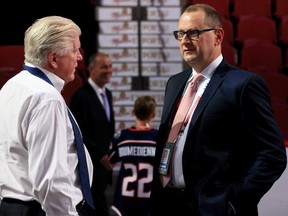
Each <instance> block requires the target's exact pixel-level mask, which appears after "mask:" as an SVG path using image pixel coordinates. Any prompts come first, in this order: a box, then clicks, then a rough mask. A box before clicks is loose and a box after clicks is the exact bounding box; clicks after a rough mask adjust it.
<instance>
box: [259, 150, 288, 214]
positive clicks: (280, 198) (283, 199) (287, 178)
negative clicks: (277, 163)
mask: <svg viewBox="0 0 288 216" xmlns="http://www.w3.org/2000/svg"><path fill="white" fill-rule="evenodd" d="M286 152H287V155H288V148H286ZM258 209H259V216H288V167H286V170H285V172H284V173H283V174H282V176H281V177H280V178H279V179H278V181H276V182H275V184H274V185H273V186H272V188H271V189H270V191H268V193H267V194H266V195H265V196H264V197H263V198H262V200H261V201H260V203H259V206H258Z"/></svg>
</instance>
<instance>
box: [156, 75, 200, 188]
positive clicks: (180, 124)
mask: <svg viewBox="0 0 288 216" xmlns="http://www.w3.org/2000/svg"><path fill="white" fill-rule="evenodd" d="M202 78H203V76H202V74H196V75H195V76H194V77H193V79H192V81H191V82H190V83H189V84H188V86H187V89H186V91H185V94H184V95H183V97H182V99H181V101H180V104H179V107H178V110H177V112H176V114H175V117H174V120H173V123H172V128H171V130H170V133H169V136H168V140H167V141H168V142H167V143H168V144H169V146H170V147H169V148H168V150H169V149H170V150H171V151H169V153H168V154H167V151H166V150H165V149H164V151H163V155H162V159H161V161H167V162H168V163H167V164H165V165H166V166H167V167H166V168H167V174H166V175H162V173H161V174H160V180H161V182H162V185H163V187H165V186H166V185H167V184H168V183H169V181H170V178H171V172H170V171H171V168H170V167H171V165H170V166H169V163H170V160H171V157H172V154H173V145H174V144H175V142H176V140H177V137H178V135H179V134H180V132H181V131H182V130H184V127H185V126H186V124H187V123H188V121H189V117H190V115H189V113H190V114H191V113H192V111H193V110H192V108H193V109H194V108H195V106H193V107H191V106H192V102H193V99H194V97H195V94H196V92H197V86H198V85H197V84H198V83H199V82H200V80H201V79H202ZM190 108H191V109H190ZM169 154H170V155H169ZM160 169H161V165H160Z"/></svg>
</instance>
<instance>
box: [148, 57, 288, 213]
mask: <svg viewBox="0 0 288 216" xmlns="http://www.w3.org/2000/svg"><path fill="white" fill-rule="evenodd" d="M190 74H191V69H189V70H186V71H184V72H182V73H179V74H176V75H174V76H172V77H171V78H170V79H169V80H168V82H167V86H166V92H165V99H164V105H163V113H162V118H161V123H160V127H159V136H158V141H157V150H156V161H157V162H156V165H155V167H157V168H158V167H159V163H160V158H161V154H162V150H163V146H164V144H165V141H166V140H167V136H168V132H169V130H170V127H171V124H172V120H173V116H174V114H175V105H176V104H177V101H178V99H179V98H180V95H181V93H182V91H183V88H184V86H185V83H186V81H187V79H188V78H189V76H190ZM286 159H287V158H286V151H285V147H284V143H283V139H282V137H281V135H280V130H279V127H278V125H277V123H276V121H275V118H274V116H273V112H272V110H271V105H270V96H269V91H268V89H267V87H266V84H265V83H264V81H263V79H261V78H260V77H259V76H257V75H256V74H253V73H249V72H247V71H243V70H240V69H237V68H233V67H231V66H230V65H228V64H227V63H226V62H225V60H223V61H222V62H221V64H220V65H219V66H218V68H217V69H216V72H215V73H214V75H213V76H212V78H211V80H210V82H209V84H208V85H207V87H206V90H205V92H204V93H203V95H202V97H201V99H200V101H199V104H198V106H197V107H196V109H195V112H194V114H193V117H192V120H191V123H190V127H189V131H188V135H187V139H186V142H185V146H184V152H183V160H182V165H183V174H184V179H185V184H186V189H187V191H188V194H189V200H190V202H191V204H192V206H193V209H195V216H200V215H201V216H224V215H227V214H226V213H225V212H226V210H227V209H226V210H225V206H227V202H228V201H230V202H231V203H232V204H233V205H234V206H235V207H236V210H237V211H238V214H237V215H241V216H256V215H257V204H258V202H259V200H260V199H261V197H262V196H263V195H264V194H265V193H266V192H267V191H268V190H269V189H270V187H271V186H272V185H273V183H274V182H275V181H276V180H277V179H278V178H279V177H280V175H281V174H282V172H283V171H284V169H285V167H286V163H287V162H286ZM157 168H155V173H154V186H153V190H152V193H151V203H152V209H157V208H163V206H165V203H163V204H162V206H161V204H160V203H159V202H161V191H162V190H163V189H162V185H161V184H160V181H159V175H158V172H157V170H158V169H157ZM159 212H161V210H159ZM153 215H154V214H153ZM193 215H194V214H193Z"/></svg>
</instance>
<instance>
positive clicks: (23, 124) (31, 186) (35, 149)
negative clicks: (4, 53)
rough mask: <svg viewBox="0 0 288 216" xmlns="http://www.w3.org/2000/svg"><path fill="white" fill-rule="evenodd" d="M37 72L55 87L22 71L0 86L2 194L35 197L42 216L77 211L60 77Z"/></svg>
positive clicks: (79, 195)
mask: <svg viewBox="0 0 288 216" xmlns="http://www.w3.org/2000/svg"><path fill="white" fill-rule="evenodd" d="M27 65H28V66H32V67H33V65H30V64H27ZM40 69H41V68H40ZM41 70H42V71H43V72H44V73H45V74H46V75H47V76H48V78H49V79H50V80H51V82H52V83H53V85H54V87H53V86H52V85H50V84H49V83H47V82H45V81H44V80H42V79H40V78H38V77H36V76H34V75H32V74H31V73H29V72H28V71H25V70H24V71H21V72H20V73H19V74H17V75H16V76H14V77H13V78H11V79H10V80H9V81H8V82H7V83H6V84H5V85H4V86H3V88H2V89H1V90H0V197H1V198H3V197H4V198H14V199H20V200H24V201H31V200H36V201H38V202H39V203H41V205H42V208H43V210H44V211H45V212H46V216H56V215H57V216H60V215H61V216H66V215H67V216H68V215H78V213H77V211H76V208H75V206H76V205H77V204H78V203H79V202H80V201H81V200H82V199H83V196H82V192H81V186H80V179H79V171H78V168H77V164H78V156H77V151H76V144H75V142H74V133H73V129H72V125H71V122H70V120H69V117H68V113H67V112H68V110H67V106H66V103H65V101H64V99H63V97H62V96H61V94H60V92H61V90H62V88H63V86H64V81H63V80H62V79H60V78H59V77H58V76H56V75H55V74H53V73H49V72H48V71H45V70H43V69H41ZM85 151H86V158H87V164H88V170H89V173H90V182H92V174H93V173H92V172H93V171H92V168H93V166H92V162H91V159H90V156H89V153H88V151H87V150H86V148H85Z"/></svg>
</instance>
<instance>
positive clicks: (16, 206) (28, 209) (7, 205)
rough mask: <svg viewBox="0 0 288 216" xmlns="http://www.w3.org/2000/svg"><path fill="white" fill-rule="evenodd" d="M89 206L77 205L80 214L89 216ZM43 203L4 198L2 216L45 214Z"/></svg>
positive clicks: (0, 214) (0, 209)
mask: <svg viewBox="0 0 288 216" xmlns="http://www.w3.org/2000/svg"><path fill="white" fill-rule="evenodd" d="M89 208H90V207H89V206H88V205H86V203H85V202H83V201H82V202H80V203H79V204H78V205H77V206H76V209H77V212H78V214H79V216H87V215H88V214H87V211H89ZM45 215H46V213H45V212H44V211H43V210H42V208H41V205H40V204H39V203H38V202H36V201H28V202H25V201H22V200H17V199H10V198H4V199H3V200H2V201H1V203H0V216H45Z"/></svg>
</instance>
